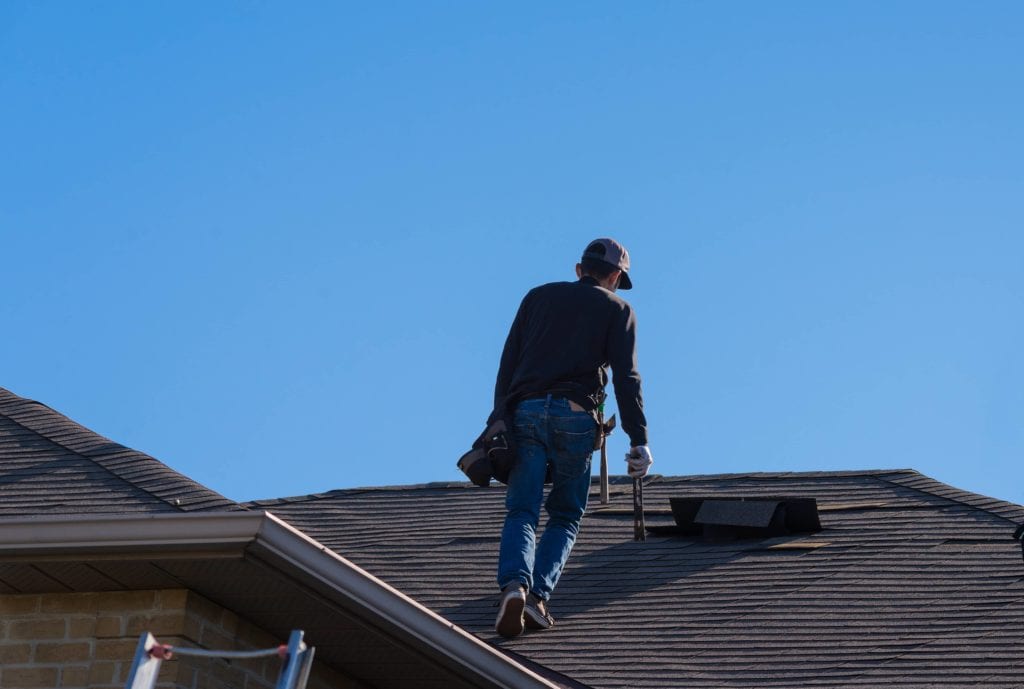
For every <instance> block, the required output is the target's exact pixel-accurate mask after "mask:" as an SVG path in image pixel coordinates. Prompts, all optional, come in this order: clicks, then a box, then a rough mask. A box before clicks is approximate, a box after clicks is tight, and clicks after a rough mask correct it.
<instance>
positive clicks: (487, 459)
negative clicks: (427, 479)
mask: <svg viewBox="0 0 1024 689" xmlns="http://www.w3.org/2000/svg"><path fill="white" fill-rule="evenodd" d="M515 461H516V445H515V439H514V438H513V437H512V432H511V431H510V430H509V427H508V424H507V423H506V422H505V419H503V418H499V419H496V420H494V421H492V422H491V423H489V424H488V425H487V428H485V429H484V432H483V433H481V434H480V436H479V437H478V438H477V439H476V440H475V441H473V448H472V449H471V450H470V451H469V452H467V453H466V454H464V455H462V456H461V457H459V461H458V462H456V466H457V467H459V470H460V471H462V473H464V474H465V475H466V477H467V478H468V479H469V480H470V481H472V482H473V483H474V484H475V485H478V486H480V487H487V485H489V484H490V482H491V477H494V478H495V479H497V480H498V481H501V482H502V483H508V475H509V473H510V472H511V471H512V467H513V465H514V464H515Z"/></svg>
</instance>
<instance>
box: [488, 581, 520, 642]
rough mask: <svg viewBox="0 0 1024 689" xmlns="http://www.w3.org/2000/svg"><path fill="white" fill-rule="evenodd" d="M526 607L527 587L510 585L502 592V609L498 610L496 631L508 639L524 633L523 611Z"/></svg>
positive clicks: (517, 584)
mask: <svg viewBox="0 0 1024 689" xmlns="http://www.w3.org/2000/svg"><path fill="white" fill-rule="evenodd" d="M525 607H526V587H525V586H523V585H522V584H519V583H515V584H509V585H508V586H506V587H505V588H503V589H502V590H501V607H500V608H498V619H497V620H495V621H494V631H496V632H498V633H499V634H501V635H502V636H503V637H505V638H506V639H511V638H512V637H514V636H519V635H520V634H522V633H523V609H524V608H525Z"/></svg>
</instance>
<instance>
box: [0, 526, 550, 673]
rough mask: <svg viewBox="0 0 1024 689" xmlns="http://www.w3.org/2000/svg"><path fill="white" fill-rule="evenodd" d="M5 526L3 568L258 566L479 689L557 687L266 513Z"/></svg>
mask: <svg viewBox="0 0 1024 689" xmlns="http://www.w3.org/2000/svg"><path fill="white" fill-rule="evenodd" d="M0 525H2V527H3V528H2V530H0V532H2V534H3V535H2V537H0V561H7V562H12V561H13V562H25V561H31V560H39V561H55V560H60V561H85V560H97V559H107V558H117V559H131V560H153V559H156V560H167V559H174V560H178V559H195V558H198V559H216V558H224V557H234V558H243V559H249V560H257V561H259V562H261V563H263V564H265V565H269V566H270V567H273V568H274V569H276V570H277V571H279V572H281V573H282V574H283V575H285V576H286V577H287V578H288V579H290V580H292V581H294V582H296V583H297V584H299V585H301V586H305V587H309V588H311V589H313V590H315V591H316V592H317V594H319V595H321V596H323V597H324V598H325V599H327V600H328V601H329V602H331V603H334V604H337V605H340V606H342V607H344V608H345V609H347V610H349V611H354V612H356V613H357V614H359V615H360V616H362V617H365V619H366V620H367V621H368V622H370V623H371V624H374V625H375V626H377V627H380V628H383V629H386V630H387V631H388V632H389V633H391V634H393V635H394V636H395V637H398V638H400V639H402V640H403V642H405V643H408V644H409V645H410V646H412V647H413V648H417V649H419V650H420V651H422V652H424V653H426V654H428V655H429V656H430V657H432V658H433V659H435V660H438V661H440V662H441V663H442V664H443V665H445V666H447V667H448V668H449V669H450V670H452V671H454V672H456V673H457V674H459V675H461V676H463V677H464V678H465V679H466V680H468V681H471V682H472V683H474V684H476V685H477V686H481V687H508V688H510V689H511V688H512V687H523V688H527V689H529V688H534V687H535V688H537V689H553V688H556V687H557V685H555V684H552V683H551V682H549V681H548V680H546V679H544V678H543V677H541V676H539V675H537V674H536V673H534V672H532V671H531V670H529V669H527V668H525V667H523V666H522V665H519V664H518V663H516V662H515V661H514V660H513V659H511V658H509V657H508V656H506V655H504V654H502V653H501V652H499V651H498V650H496V649H494V648H492V647H491V646H489V645H487V644H485V643H484V642H482V641H481V640H479V639H477V638H476V637H475V636H473V635H471V634H469V633H468V632H466V631H465V630H463V629H461V628H460V627H458V626H456V625H455V624H453V623H451V622H449V621H448V620H446V619H444V618H443V617H441V616H440V615H437V614H436V613H434V612H432V611H431V610H429V609H427V608H425V607H424V606H422V605H420V604H419V603H417V602H416V601H414V600H413V599H411V598H409V597H408V596H406V595H404V594H403V593H401V592H400V591H398V590H397V589H395V588H393V587H391V586H389V585H388V584H386V583H384V582H383V581H381V580H379V579H377V578H376V577H374V576H373V575H371V574H369V573H368V572H366V571H364V570H362V569H360V568H359V567H357V566H356V565H354V564H352V563H351V562H349V561H348V560H346V559H345V558H343V557H341V556H340V555H338V554H337V553H335V552H333V551H332V550H330V549H329V548H327V547H326V546H324V545H322V544H320V543H318V542H317V541H315V540H313V539H312V538H309V537H308V536H306V535H305V534H303V533H302V532H301V531H299V530H298V529H295V528H294V527H292V526H290V525H289V524H287V523H286V522H284V521H283V520H281V519H279V518H277V517H275V516H274V515H273V514H271V513H269V512H225V513H190V514H155V515H98V516H56V517H33V518H19V519H5V520H0ZM301 625H302V622H301V620H296V622H295V626H297V627H298V626H301Z"/></svg>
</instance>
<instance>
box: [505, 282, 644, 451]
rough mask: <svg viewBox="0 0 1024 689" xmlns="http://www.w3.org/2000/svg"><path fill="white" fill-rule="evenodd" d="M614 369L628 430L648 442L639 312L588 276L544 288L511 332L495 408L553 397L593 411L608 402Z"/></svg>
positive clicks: (532, 295)
mask: <svg viewBox="0 0 1024 689" xmlns="http://www.w3.org/2000/svg"><path fill="white" fill-rule="evenodd" d="M608 365H611V367H612V371H613V372H614V374H615V377H614V382H615V394H616V399H617V400H618V403H619V412H620V414H621V415H622V420H623V428H624V429H625V431H626V433H628V434H629V436H630V438H631V440H633V441H634V444H640V445H642V444H645V443H646V440H647V437H646V420H645V419H644V416H643V402H642V398H641V396H640V374H639V372H638V371H637V362H636V318H635V315H634V313H633V309H632V308H631V307H630V305H629V304H628V303H627V302H626V301H625V300H624V299H622V298H621V297H619V296H618V295H616V294H615V293H613V292H611V291H610V290H607V289H605V288H603V287H601V286H600V285H599V284H598V283H597V281H596V280H594V279H593V278H590V277H588V276H583V277H582V278H581V279H580V280H579V281H577V282H553V283H549V284H546V285H541V286H540V287H536V288H534V289H532V290H530V292H529V293H527V295H526V297H525V298H524V299H523V302H522V304H521V305H520V307H519V312H518V313H517V314H516V318H515V321H514V322H513V324H512V328H511V330H510V331H509V335H508V339H507V341H506V343H505V350H504V352H503V353H502V358H501V366H500V368H499V372H498V379H497V383H496V385H495V408H496V409H498V408H507V407H509V406H511V405H512V404H514V403H515V402H517V401H519V400H522V399H526V398H528V397H530V396H535V395H539V394H544V393H550V392H554V393H560V394H562V395H564V396H565V397H566V398H568V399H570V400H572V401H574V402H576V403H577V404H579V405H581V406H582V407H583V408H584V409H586V410H588V411H592V410H594V409H595V408H596V407H597V405H598V404H599V403H600V402H601V399H602V397H603V390H604V387H605V384H606V383H607V374H606V373H605V370H604V368H605V367H606V366H608Z"/></svg>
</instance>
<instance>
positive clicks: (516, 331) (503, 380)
mask: <svg viewBox="0 0 1024 689" xmlns="http://www.w3.org/2000/svg"><path fill="white" fill-rule="evenodd" d="M529 298H530V295H529V294H527V295H526V296H525V297H523V301H522V303H520V304H519V310H518V311H517V312H516V317H515V320H513V321H512V327H511V328H509V331H508V337H506V338H505V348H504V349H503V350H502V351H501V363H500V364H499V365H498V379H497V381H495V383H494V410H493V411H492V412H491V419H490V420H491V421H493V420H494V419H495V418H496V416H500V415H501V414H502V413H504V410H505V399H506V397H508V390H509V386H510V385H511V384H512V377H513V376H514V375H515V372H516V365H517V364H518V363H519V353H520V348H521V346H522V333H523V321H524V320H525V318H526V301H527V299H529Z"/></svg>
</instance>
